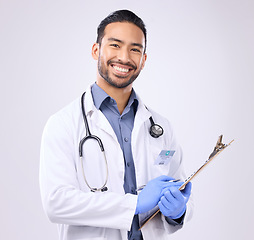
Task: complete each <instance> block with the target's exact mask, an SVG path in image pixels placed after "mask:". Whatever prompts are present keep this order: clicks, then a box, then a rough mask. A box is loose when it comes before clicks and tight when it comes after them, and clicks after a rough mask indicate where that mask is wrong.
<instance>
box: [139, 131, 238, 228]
mask: <svg viewBox="0 0 254 240" xmlns="http://www.w3.org/2000/svg"><path fill="white" fill-rule="evenodd" d="M222 137H223V135H220V136H219V139H218V141H217V143H216V145H215V147H214V150H213V152H212V153H211V154H210V156H209V158H208V159H207V160H206V161H205V162H204V163H203V164H202V165H201V166H200V167H199V168H198V169H197V170H196V171H195V172H193V173H192V174H191V175H190V176H189V177H188V178H186V179H185V180H184V183H183V184H182V185H181V186H180V187H179V190H180V191H181V190H183V189H184V188H185V186H186V184H187V183H188V182H190V181H191V180H192V179H193V178H194V177H195V176H197V174H198V173H199V172H200V171H201V170H202V169H204V167H205V166H207V164H208V163H209V162H211V161H212V160H213V159H214V158H215V157H217V156H218V155H219V154H220V153H221V152H222V151H223V150H224V149H226V148H227V147H228V146H229V145H230V144H231V143H232V142H233V141H234V139H233V140H232V141H231V142H230V143H228V144H224V143H222ZM159 212H160V209H159V207H158V206H157V207H156V208H155V209H154V211H153V212H152V213H151V214H150V215H149V216H147V217H146V218H145V219H144V220H143V221H142V222H141V227H140V229H141V228H143V227H144V226H145V225H146V224H147V223H148V222H149V221H150V220H151V219H153V218H154V217H155V216H156V215H157V214H158V213H159ZM140 229H139V230H140Z"/></svg>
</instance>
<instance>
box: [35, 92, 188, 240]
mask: <svg viewBox="0 0 254 240" xmlns="http://www.w3.org/2000/svg"><path fill="white" fill-rule="evenodd" d="M85 109H86V116H87V119H88V124H89V127H90V130H91V133H92V134H94V135H97V136H99V137H100V138H101V140H102V142H103V144H104V148H105V154H106V158H107V161H108V170H109V176H108V182H107V187H108V191H106V192H96V193H93V192H91V191H90V189H89V188H88V187H87V185H86V184H85V181H84V178H83V174H82V168H81V163H80V158H79V142H80V140H81V139H82V138H83V137H84V136H85V132H86V130H85V126H84V122H83V117H82V112H81V104H80V98H78V99H77V100H75V101H74V102H72V103H71V104H69V105H68V106H67V107H65V108H64V109H62V110H61V111H59V112H58V113H56V114H54V115H53V116H51V117H50V119H49V120H48V122H47V124H46V126H45V129H44V132H43V136H42V145H41V162H40V187H41V196H42V203H43V207H44V210H45V212H46V214H47V215H48V217H49V219H50V220H51V221H52V222H54V223H57V224H58V228H59V235H60V239H61V240H85V239H94V240H95V239H96V240H102V239H108V240H119V239H124V240H126V239H127V231H128V230H130V227H131V223H132V219H133V216H134V213H135V209H136V203H137V196H136V195H132V194H125V193H124V188H123V184H124V169H125V165H124V158H123V153H122V150H121V147H120V145H119V143H118V140H117V137H116V135H115V133H114V130H113V129H112V127H111V126H110V124H109V122H108V121H107V119H106V118H105V116H104V115H103V114H102V113H101V112H100V111H98V110H97V109H96V107H95V106H94V104H93V100H92V95H91V90H90V88H89V89H88V90H87V91H86V95H85ZM151 115H152V117H153V119H154V121H155V122H156V123H158V124H160V125H161V126H162V127H163V129H164V134H163V135H162V136H161V137H159V138H157V139H156V138H153V137H151V136H150V134H149V128H150V126H151V123H150V121H149V117H150V116H151ZM131 141H132V153H133V160H134V164H135V170H136V182H137V186H141V185H144V184H146V183H147V182H148V181H149V180H151V179H153V178H155V177H158V176H160V175H169V176H172V177H174V178H177V179H178V178H180V179H185V174H184V171H183V166H182V153H181V149H180V147H179V146H178V144H177V143H176V140H175V136H174V134H173V131H172V128H171V126H170V124H169V122H168V121H167V120H166V119H165V118H163V117H161V116H160V115H158V114H157V113H155V112H153V111H151V110H149V111H148V110H147V109H146V107H145V106H144V104H143V103H142V101H141V100H140V99H139V105H138V109H137V113H136V117H135V121H134V127H133V131H132V139H131ZM87 144H88V145H87V146H86V149H85V147H84V159H83V162H84V168H85V175H86V177H87V180H88V182H89V184H90V185H91V186H93V187H101V186H102V185H103V182H104V181H105V178H106V175H105V172H106V166H105V161H104V158H103V155H102V154H101V153H100V151H99V150H98V148H96V147H95V146H97V145H94V141H93V140H90V142H89V143H88V142H87ZM161 150H175V151H176V152H175V154H174V156H173V158H172V159H171V160H170V162H169V163H168V164H167V165H155V164H154V161H155V159H156V158H157V157H158V155H159V153H160V152H161ZM191 215H192V200H190V201H189V202H188V205H187V212H186V216H185V221H186V219H188V218H190V216H191ZM145 216H146V214H141V215H140V219H142V218H144V217H145ZM181 227H182V226H173V225H170V224H168V223H167V222H166V220H165V218H164V216H163V215H162V214H158V215H157V216H156V217H155V218H154V219H152V220H151V221H150V222H149V223H147V224H146V225H145V226H144V228H142V234H143V237H144V239H145V240H154V239H161V240H162V239H170V236H169V234H171V233H173V232H175V231H176V230H178V229H180V228H181Z"/></svg>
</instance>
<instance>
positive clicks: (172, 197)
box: [158, 182, 192, 219]
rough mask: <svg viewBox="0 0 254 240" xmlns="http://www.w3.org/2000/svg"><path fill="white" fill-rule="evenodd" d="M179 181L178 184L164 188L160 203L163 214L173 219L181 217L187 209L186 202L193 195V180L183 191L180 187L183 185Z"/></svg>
mask: <svg viewBox="0 0 254 240" xmlns="http://www.w3.org/2000/svg"><path fill="white" fill-rule="evenodd" d="M178 183H179V184H178V185H177V184H174V185H173V186H170V187H169V188H168V189H167V190H164V191H163V196H162V197H161V199H160V201H159V203H158V206H159V208H160V211H161V212H162V214H163V215H164V216H166V217H170V218H172V219H177V218H180V217H181V216H182V215H183V214H184V212H185V211H186V204H187V202H188V200H189V197H190V195H191V186H192V185H191V182H189V183H188V184H187V185H186V186H185V188H184V190H182V191H180V190H179V189H178V188H179V187H180V186H181V182H178Z"/></svg>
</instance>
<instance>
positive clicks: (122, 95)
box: [96, 80, 132, 114]
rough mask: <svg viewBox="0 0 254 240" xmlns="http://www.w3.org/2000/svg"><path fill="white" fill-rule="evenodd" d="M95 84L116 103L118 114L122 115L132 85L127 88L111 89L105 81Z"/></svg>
mask: <svg viewBox="0 0 254 240" xmlns="http://www.w3.org/2000/svg"><path fill="white" fill-rule="evenodd" d="M96 84H97V85H98V86H99V87H100V88H101V89H103V90H104V91H105V92H106V93H107V94H108V95H109V96H110V97H112V98H113V99H114V100H115V101H116V103H117V108H118V111H119V112H120V114H122V113H123V110H124V108H125V107H126V105H127V103H128V100H129V98H130V95H131V91H132V84H130V85H129V86H127V87H125V88H116V87H113V86H111V85H110V84H109V83H107V82H106V81H105V80H103V81H98V80H97V82H96Z"/></svg>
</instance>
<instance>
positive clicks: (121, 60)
mask: <svg viewBox="0 0 254 240" xmlns="http://www.w3.org/2000/svg"><path fill="white" fill-rule="evenodd" d="M104 33H105V34H104V37H103V38H102V41H101V44H95V45H94V46H93V57H94V58H95V59H96V60H98V73H99V75H98V77H99V79H98V81H106V82H107V83H108V84H110V85H111V86H113V87H116V88H125V87H127V86H129V85H131V84H132V83H133V81H134V80H135V79H136V78H137V77H138V75H139V73H140V72H141V70H142V69H143V67H144V64H145V61H146V54H144V47H145V45H144V44H145V37H144V34H143V32H142V30H141V29H140V28H139V27H137V26H136V25H134V24H132V23H127V22H123V23H121V22H116V23H111V24H109V25H107V27H106V28H105V31H104Z"/></svg>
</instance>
